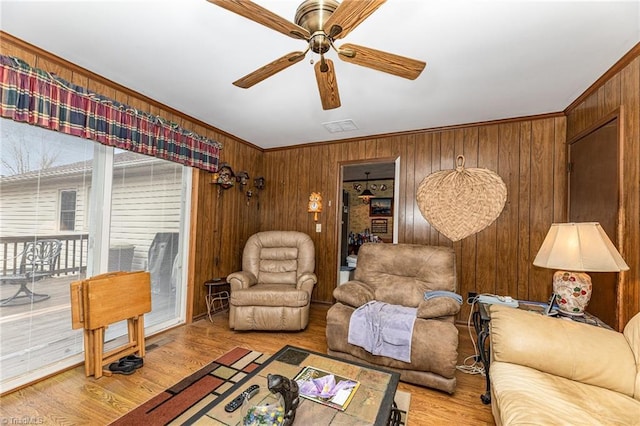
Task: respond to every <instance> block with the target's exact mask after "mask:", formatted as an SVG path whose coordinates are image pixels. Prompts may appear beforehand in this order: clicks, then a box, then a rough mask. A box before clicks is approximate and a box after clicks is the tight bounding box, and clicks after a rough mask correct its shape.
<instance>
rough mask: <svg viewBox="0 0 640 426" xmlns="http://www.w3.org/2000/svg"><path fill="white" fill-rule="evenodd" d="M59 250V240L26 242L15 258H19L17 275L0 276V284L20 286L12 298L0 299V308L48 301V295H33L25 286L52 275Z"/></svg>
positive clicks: (60, 244) (58, 256)
mask: <svg viewBox="0 0 640 426" xmlns="http://www.w3.org/2000/svg"><path fill="white" fill-rule="evenodd" d="M61 249H62V242H61V241H60V240H38V241H27V242H26V243H25V244H24V250H23V251H22V253H20V254H19V255H18V256H16V257H15V259H17V258H18V257H21V259H20V265H19V267H18V269H17V273H15V274H13V275H3V276H0V283H2V284H5V283H7V284H13V285H19V286H20V287H19V288H18V291H16V293H15V294H14V295H13V296H11V297H7V298H5V299H0V306H13V305H24V304H27V303H36V302H41V301H43V300H46V299H48V298H49V295H48V294H37V293H34V292H32V291H31V290H29V288H28V287H27V286H28V285H29V283H34V282H36V281H39V280H42V279H44V278H47V277H50V276H52V275H53V273H54V272H55V268H56V265H57V263H58V259H59V258H60V250H61Z"/></svg>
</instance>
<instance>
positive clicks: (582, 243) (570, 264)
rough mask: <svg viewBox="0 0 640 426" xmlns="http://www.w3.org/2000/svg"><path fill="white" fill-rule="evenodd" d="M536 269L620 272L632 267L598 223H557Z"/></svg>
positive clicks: (543, 244)
mask: <svg viewBox="0 0 640 426" xmlns="http://www.w3.org/2000/svg"><path fill="white" fill-rule="evenodd" d="M533 264H534V265H535V266H540V267H542V268H549V269H564V270H567V271H585V272H619V271H626V270H628V269H629V266H628V265H627V264H626V263H625V261H624V259H622V256H620V253H619V252H618V250H617V249H616V247H615V246H614V245H613V243H612V242H611V240H610V239H609V237H607V234H606V233H605V232H604V230H603V229H602V226H600V224H599V223H597V222H583V223H554V224H552V225H551V228H550V229H549V232H548V233H547V236H546V238H545V239H544V242H543V243H542V246H541V247H540V250H539V251H538V254H537V255H536V258H535V260H534V261H533Z"/></svg>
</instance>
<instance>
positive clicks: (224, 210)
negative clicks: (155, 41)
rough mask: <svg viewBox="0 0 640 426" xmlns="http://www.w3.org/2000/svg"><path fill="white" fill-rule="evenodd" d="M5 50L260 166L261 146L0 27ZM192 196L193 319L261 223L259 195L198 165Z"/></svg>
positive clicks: (228, 156)
mask: <svg viewBox="0 0 640 426" xmlns="http://www.w3.org/2000/svg"><path fill="white" fill-rule="evenodd" d="M0 52H1V53H2V54H3V55H9V56H15V57H18V58H21V59H23V60H24V61H26V62H27V63H28V64H29V65H31V66H32V67H35V68H40V69H43V70H45V71H49V72H53V73H55V74H57V75H59V76H60V77H62V78H64V79H65V80H67V81H70V82H72V83H74V84H77V85H79V86H83V87H87V88H89V89H90V90H93V91H95V92H97V93H100V94H102V95H105V96H108V97H110V98H112V99H114V100H116V101H118V102H121V103H123V104H127V105H131V106H133V107H134V108H137V109H139V110H141V111H146V112H149V113H151V114H154V115H157V116H160V117H162V118H164V119H167V120H170V121H173V122H175V123H178V124H179V125H180V126H182V127H183V128H185V129H189V130H192V131H194V132H196V133H198V134H201V135H205V136H207V137H209V138H211V139H214V140H217V141H219V142H222V144H223V149H222V153H221V161H224V162H228V163H229V164H231V165H232V167H233V170H234V171H241V170H245V171H247V172H248V173H249V175H250V176H251V177H252V179H253V177H254V176H255V175H256V173H258V171H259V170H260V168H261V162H262V149H260V148H257V147H255V146H253V145H251V144H250V143H248V142H246V141H243V140H241V139H239V138H235V137H233V136H232V135H229V134H227V133H225V132H223V131H221V130H219V129H216V128H214V127H211V126H208V125H207V124H205V123H202V122H200V121H198V120H196V119H194V118H192V117H189V116H187V115H186V114H183V113H181V112H180V111H177V110H174V109H172V108H170V107H167V106H166V105H163V104H161V103H159V102H157V101H154V100H153V99H150V98H147V97H145V96H144V95H141V94H139V93H137V92H134V91H132V90H130V89H128V88H126V87H124V86H121V85H119V84H117V83H115V82H112V81H110V80H107V79H105V78H104V77H101V76H99V75H97V74H94V73H91V72H90V71H88V70H86V69H84V68H81V67H79V66H77V65H75V64H72V63H70V62H68V61H65V60H63V59H61V58H59V57H57V56H55V55H52V54H50V53H48V52H46V51H44V50H41V49H39V48H37V47H35V46H32V45H30V44H28V43H25V42H23V41H21V40H19V39H17V38H15V37H13V36H11V35H9V34H7V33H4V32H0ZM191 201H192V211H191V232H190V234H191V235H190V236H191V240H190V242H189V252H190V256H189V262H190V263H189V272H188V274H189V279H188V283H187V285H188V296H187V297H188V301H190V303H188V305H187V318H188V319H189V320H191V319H192V318H193V317H198V316H200V315H203V314H205V313H206V311H207V310H206V304H205V294H206V290H205V286H204V282H205V281H206V280H208V279H210V278H213V277H218V276H223V275H226V274H228V273H229V272H233V271H236V270H238V269H240V263H241V262H240V253H241V251H242V247H243V246H244V242H245V241H246V239H247V238H248V237H249V235H251V234H252V233H254V232H257V230H258V226H259V220H258V207H257V202H256V200H255V199H253V200H251V202H250V203H249V205H247V203H246V197H245V196H244V194H243V193H241V192H240V190H239V189H238V188H237V187H234V188H231V189H229V190H226V191H224V192H223V193H221V194H220V196H218V191H217V185H213V184H212V183H211V173H208V172H205V171H201V170H197V169H194V172H193V191H192V200H191Z"/></svg>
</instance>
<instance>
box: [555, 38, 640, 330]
mask: <svg viewBox="0 0 640 426" xmlns="http://www.w3.org/2000/svg"><path fill="white" fill-rule="evenodd" d="M565 113H566V115H567V140H569V141H570V140H571V139H572V138H574V137H575V136H577V135H579V134H580V133H582V132H584V131H585V130H587V129H590V128H591V127H593V126H594V125H595V124H597V123H598V122H599V121H601V120H602V119H604V118H605V117H607V116H610V115H612V114H616V113H617V114H618V118H619V120H621V124H622V132H621V136H622V141H621V147H622V150H621V152H622V175H623V183H622V199H621V201H622V205H621V208H622V212H621V218H620V219H621V220H620V224H619V228H620V229H619V232H618V238H619V241H620V243H621V254H622V256H623V257H624V259H625V261H626V262H627V264H628V265H629V268H630V269H629V271H627V272H622V273H621V274H620V291H619V294H618V305H619V306H618V308H619V312H618V315H617V316H618V324H617V328H618V329H622V327H624V325H625V324H626V323H627V322H628V321H629V320H630V319H631V317H633V316H634V315H635V314H636V313H638V312H639V311H640V45H636V46H635V47H634V48H633V49H632V50H631V51H630V52H629V53H628V54H627V55H625V57H623V58H622V59H621V60H620V61H619V62H618V63H616V64H614V66H612V67H611V69H610V70H609V71H608V72H607V73H606V74H605V75H603V76H602V77H601V78H600V79H599V80H598V81H597V82H595V83H594V85H593V86H592V87H591V88H590V89H589V90H588V91H587V92H586V93H585V94H584V95H582V96H581V97H580V98H578V99H577V100H576V101H575V102H574V103H573V104H571V105H570V106H569V107H568V108H567V110H566V111H565Z"/></svg>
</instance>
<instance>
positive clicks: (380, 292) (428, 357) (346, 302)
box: [326, 243, 460, 393]
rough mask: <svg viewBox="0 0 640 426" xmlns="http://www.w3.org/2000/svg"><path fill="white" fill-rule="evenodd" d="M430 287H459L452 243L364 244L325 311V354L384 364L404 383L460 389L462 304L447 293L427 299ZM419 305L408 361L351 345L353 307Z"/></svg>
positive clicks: (378, 364) (447, 389) (383, 365)
mask: <svg viewBox="0 0 640 426" xmlns="http://www.w3.org/2000/svg"><path fill="white" fill-rule="evenodd" d="M432 290H446V291H451V292H454V291H456V262H455V253H454V251H453V249H451V248H450V247H435V246H425V245H417V244H372V243H368V244H364V245H363V246H362V247H361V248H360V250H359V252H358V264H357V267H356V270H355V275H354V279H353V280H352V281H348V282H347V283H345V284H342V285H340V286H338V287H337V288H336V289H335V290H334V292H333V296H334V297H335V298H336V300H337V302H336V303H335V304H334V305H333V306H332V307H331V308H330V309H329V311H328V312H327V332H326V334H327V347H328V350H327V352H328V353H329V354H330V355H334V356H337V357H339V358H343V359H346V360H349V361H356V362H365V363H368V364H373V365H377V366H382V367H384V368H387V369H389V370H392V371H396V372H398V373H400V379H401V380H403V381H405V382H410V383H415V384H418V385H421V386H428V387H432V388H435V389H439V390H443V391H445V392H449V393H453V392H454V390H455V387H456V377H455V372H456V363H457V360H458V330H457V328H456V326H455V324H454V320H455V316H456V314H457V313H458V312H459V311H460V304H459V303H458V302H457V301H455V300H454V299H452V298H449V297H437V298H434V299H430V300H424V295H425V292H427V291H432ZM374 300H376V301H380V302H385V303H388V304H392V305H402V306H406V307H410V308H417V313H416V317H417V319H416V320H415V323H414V325H413V334H412V336H411V352H410V358H411V359H410V361H411V362H405V361H400V360H398V359H394V358H390V357H387V356H382V355H372V354H371V353H369V352H367V351H366V350H365V349H364V348H362V347H360V346H356V345H352V344H350V343H349V339H348V336H349V325H350V320H351V316H352V314H353V313H354V311H355V310H356V309H357V308H358V307H360V306H362V305H364V304H366V303H367V302H370V301H374Z"/></svg>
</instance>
